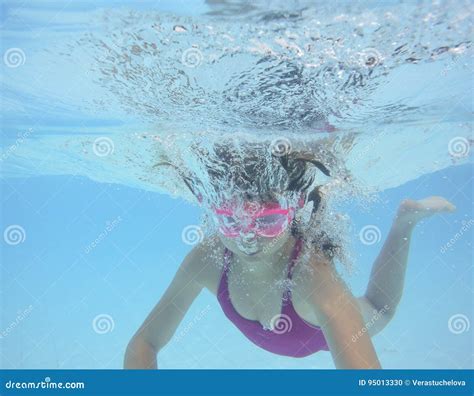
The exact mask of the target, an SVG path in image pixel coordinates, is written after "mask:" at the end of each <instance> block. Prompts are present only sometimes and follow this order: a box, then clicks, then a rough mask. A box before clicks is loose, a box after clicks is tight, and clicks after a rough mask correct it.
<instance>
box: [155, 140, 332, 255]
mask: <svg viewBox="0 0 474 396" xmlns="http://www.w3.org/2000/svg"><path fill="white" fill-rule="evenodd" d="M242 147H243V148H245V150H243V148H242ZM194 151H195V153H196V154H197V155H198V157H199V158H200V160H201V162H202V164H203V165H204V168H205V170H206V173H207V175H208V181H209V184H210V185H211V186H213V188H214V190H215V191H216V192H217V194H218V193H219V191H218V189H219V185H227V186H231V187H232V190H233V191H234V192H235V193H237V194H240V195H242V196H244V197H245V199H248V200H257V201H260V202H273V201H277V200H278V195H279V194H289V195H293V196H295V195H298V194H301V193H304V194H305V198H306V202H313V208H312V216H313V215H315V214H316V212H317V211H318V209H319V208H320V205H321V202H322V195H321V191H320V188H321V186H320V185H319V186H317V187H315V188H313V189H311V191H309V190H310V188H311V186H312V185H313V183H314V180H315V175H316V173H315V172H313V171H312V170H313V169H315V168H316V169H318V170H319V171H320V172H321V173H323V174H324V175H325V176H327V177H330V176H331V173H330V171H329V169H328V168H327V167H326V166H325V165H324V164H323V163H322V162H320V161H319V160H317V159H316V158H315V157H314V155H313V154H312V153H302V152H297V151H295V152H293V151H291V150H290V149H289V150H287V152H283V153H281V152H279V151H278V150H277V151H276V152H275V151H270V152H269V147H268V145H263V144H262V143H246V144H245V145H232V144H226V143H225V142H223V143H219V144H215V145H214V147H213V155H209V152H208V151H207V150H204V149H202V148H201V147H194ZM262 158H264V159H262ZM162 165H168V166H172V167H173V168H174V169H175V170H176V171H177V172H178V173H179V174H180V176H181V178H182V179H183V181H184V183H185V184H186V186H187V187H188V188H189V190H190V191H191V192H192V194H193V195H194V196H195V197H196V198H197V199H198V200H200V201H201V200H202V198H203V195H206V191H202V188H203V187H202V186H203V183H202V182H201V181H200V180H199V179H198V178H197V177H195V176H194V175H192V174H191V173H190V174H187V173H185V172H184V171H183V170H182V169H179V168H178V167H177V166H175V165H173V164H171V163H170V162H161V163H158V164H156V165H155V166H162ZM268 165H270V166H269V167H268ZM277 171H279V172H280V174H281V176H282V177H281V178H277V180H276V182H275V184H273V185H269V184H270V183H269V180H270V179H271V176H272V172H277ZM201 191H202V192H201ZM291 233H292V235H293V236H294V237H295V238H305V235H303V234H302V232H301V230H300V229H299V227H298V224H297V222H296V221H293V223H292V225H291ZM311 244H312V245H317V246H318V247H319V249H321V250H322V251H323V252H324V253H325V254H326V255H327V256H329V257H333V256H334V255H335V253H336V251H337V249H338V248H339V247H338V246H337V245H334V244H333V243H332V242H331V240H330V238H329V236H328V235H327V234H326V233H325V232H324V231H322V230H320V231H318V232H317V235H316V236H315V237H312V241H311Z"/></svg>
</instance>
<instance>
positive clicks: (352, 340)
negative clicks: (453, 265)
mask: <svg viewBox="0 0 474 396" xmlns="http://www.w3.org/2000/svg"><path fill="white" fill-rule="evenodd" d="M217 153H218V157H219V160H220V161H219V163H218V164H217V163H215V164H213V166H209V167H208V181H209V182H210V183H209V184H210V185H212V186H214V187H215V189H214V191H213V193H210V192H209V191H206V190H205V189H204V188H203V187H202V186H203V185H204V184H203V183H202V181H199V180H197V179H195V178H194V177H193V175H192V174H185V173H184V171H182V170H178V171H179V172H180V174H181V176H182V177H183V178H184V180H185V182H186V184H187V186H188V187H189V188H190V190H191V191H192V192H193V194H194V195H195V196H196V197H197V199H198V200H199V202H200V203H201V205H202V206H203V207H204V208H206V209H208V210H209V211H210V213H211V216H212V218H213V219H214V221H215V224H216V228H217V231H216V233H215V234H214V235H212V236H210V237H209V238H206V239H204V240H203V241H202V242H201V243H199V244H198V245H196V246H195V247H194V248H193V249H192V250H191V252H190V253H189V254H188V255H187V256H186V258H185V259H184V261H183V263H182V264H181V266H180V268H179V270H178V271H177V273H176V275H175V277H174V279H173V281H172V282H171V284H170V285H169V287H168V288H167V290H166V291H165V293H164V295H163V296H162V298H161V299H160V301H159V302H158V304H157V305H156V306H155V307H154V309H153V310H152V312H151V313H150V314H149V316H148V317H147V318H146V320H145V321H144V323H143V324H142V325H141V327H140V328H139V329H138V331H137V332H136V333H135V335H134V336H133V337H132V339H131V341H130V342H129V344H128V347H127V350H126V354H125V362H124V366H125V368H157V367H158V366H157V359H156V358H157V354H158V353H159V351H160V350H161V349H162V348H163V347H164V346H165V345H166V344H167V343H168V342H169V341H170V339H171V338H172V336H173V334H174V333H175V331H176V329H177V327H178V326H179V324H180V322H181V320H182V319H183V317H184V316H185V314H186V312H187V310H188V308H189V307H190V306H191V304H192V302H193V301H194V299H195V298H196V297H197V296H198V295H199V293H200V292H201V290H202V289H203V288H207V289H208V290H209V291H211V292H212V293H213V294H215V295H216V297H217V300H218V302H219V304H220V305H221V307H222V310H223V312H224V314H225V315H226V316H227V317H228V319H229V320H230V321H232V322H233V323H234V325H235V326H237V328H238V329H239V330H240V331H241V332H242V333H243V334H244V335H245V336H246V337H247V338H248V339H249V340H250V341H252V342H253V343H255V344H256V345H257V346H259V347H260V348H263V349H265V350H267V351H270V352H273V353H275V354H280V355H285V356H291V357H305V356H308V355H311V354H313V353H316V352H318V351H321V350H325V351H330V353H331V355H332V358H333V361H334V364H335V367H336V368H342V369H346V368H347V369H349V368H380V367H381V365H380V362H379V360H378V358H377V354H376V351H375V349H374V346H373V344H372V340H371V337H372V336H373V335H375V334H377V333H378V332H380V331H381V330H382V329H383V328H384V327H385V326H386V325H387V323H388V322H389V321H390V320H391V319H392V318H393V317H394V314H395V311H396V308H397V305H398V303H399V301H400V299H401V296H402V291H403V284H404V277H405V270H406V265H407V258H408V251H409V246H410V239H411V235H412V231H413V229H414V227H415V226H416V224H417V223H418V222H419V221H420V220H421V219H423V218H425V217H428V216H430V215H432V214H434V213H438V212H450V211H453V210H455V207H454V206H453V205H452V204H451V203H450V202H448V201H447V200H445V199H444V198H442V197H435V196H433V197H428V198H425V199H422V200H419V201H414V200H410V199H406V200H404V201H403V202H402V203H401V204H400V206H399V208H398V212H397V215H396V217H395V219H394V221H393V224H392V227H391V230H390V233H389V234H388V237H387V239H386V241H385V243H384V245H383V248H382V250H381V252H380V254H379V256H378V257H377V259H376V261H375V263H374V265H373V268H372V272H371V277H370V281H369V284H368V287H367V289H366V292H365V294H364V295H363V296H360V297H354V296H353V295H352V293H351V291H350V290H349V289H348V287H347V286H346V284H345V282H344V280H343V279H342V278H341V277H340V276H339V274H338V272H337V270H336V268H335V263H334V261H335V256H336V255H337V251H338V249H339V246H337V245H336V244H334V243H333V242H332V241H331V240H330V239H329V238H328V237H327V235H326V234H325V233H324V230H315V232H314V233H307V232H303V231H302V228H303V227H302V222H301V220H300V217H299V214H300V213H301V212H302V211H303V210H304V209H305V207H307V205H312V217H317V215H318V212H319V211H321V210H323V208H324V199H325V197H324V194H325V192H324V191H325V190H324V187H323V186H317V187H314V182H315V177H316V176H315V175H317V174H318V173H322V174H324V175H325V176H327V177H331V169H330V168H329V167H328V166H327V164H323V163H322V162H321V161H319V160H318V159H316V158H315V157H314V156H313V157H311V156H309V155H307V154H302V153H298V152H291V153H285V154H284V155H281V154H280V153H277V154H278V155H273V156H271V157H272V158H271V160H270V162H271V166H270V167H269V166H267V165H268V164H267V165H266V166H265V167H264V168H262V167H261V162H262V161H261V156H260V154H259V152H258V149H256V148H255V147H253V148H252V147H247V149H246V154H245V155H244V157H245V159H244V160H242V157H241V156H240V157H239V156H236V155H234V154H235V153H233V152H232V150H230V149H229V148H226V147H225V145H222V146H221V147H220V149H219V150H218V152H217ZM237 158H238V159H237ZM159 165H163V166H164V165H171V164H170V163H161V164H159ZM275 174H278V175H279V176H278V177H275ZM223 185H226V186H228V187H229V189H228V190H230V193H229V192H228V191H227V192H224V189H223V188H222V186H223ZM368 323H370V327H369V326H368V325H367V324H368Z"/></svg>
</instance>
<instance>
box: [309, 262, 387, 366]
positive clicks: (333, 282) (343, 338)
mask: <svg viewBox="0 0 474 396" xmlns="http://www.w3.org/2000/svg"><path fill="white" fill-rule="evenodd" d="M312 267H313V269H314V272H313V282H312V285H313V292H312V294H311V297H310V299H311V302H312V304H313V307H314V311H315V314H316V316H317V318H318V322H319V323H320V327H321V329H322V331H323V334H324V337H325V338H326V342H327V344H328V346H329V349H330V352H331V355H332V358H333V360H334V364H335V366H336V368H338V369H357V368H360V369H369V368H381V366H380V362H379V360H378V358H377V354H376V352H375V349H374V346H373V344H372V340H371V339H370V336H369V334H368V331H367V329H364V321H363V318H362V314H361V312H360V308H359V305H358V303H357V299H356V298H355V297H354V296H353V295H352V293H351V291H350V290H349V289H348V287H347V286H346V284H345V282H344V281H343V279H342V278H340V276H339V275H338V273H337V271H336V268H335V266H334V264H333V263H332V262H331V261H330V260H327V259H324V258H322V257H318V258H317V259H316V258H314V259H312Z"/></svg>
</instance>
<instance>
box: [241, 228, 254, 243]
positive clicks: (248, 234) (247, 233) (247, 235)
mask: <svg viewBox="0 0 474 396" xmlns="http://www.w3.org/2000/svg"><path fill="white" fill-rule="evenodd" d="M239 235H240V238H242V240H243V241H246V242H251V241H253V240H255V239H256V236H257V234H256V233H255V232H254V231H252V230H249V229H241V230H240V232H239Z"/></svg>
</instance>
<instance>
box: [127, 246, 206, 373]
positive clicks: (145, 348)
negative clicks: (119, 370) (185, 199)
mask: <svg viewBox="0 0 474 396" xmlns="http://www.w3.org/2000/svg"><path fill="white" fill-rule="evenodd" d="M204 257H205V247H204V243H202V244H200V245H198V246H196V247H195V248H194V249H193V250H192V251H191V252H190V253H189V254H188V255H187V256H186V258H185V259H184V261H183V263H182V264H181V266H180V267H179V269H178V272H177V273H176V275H175V277H174V279H173V281H172V282H171V284H170V285H169V286H168V288H167V289H166V291H165V293H164V295H163V296H162V297H161V299H160V301H159V302H158V304H157V305H156V306H155V307H154V308H153V310H152V311H151V313H150V314H149V315H148V317H147V318H146V319H145V321H144V323H143V324H142V325H141V326H140V328H139V329H138V330H137V332H136V333H135V335H134V336H133V337H132V339H131V340H130V342H129V344H128V346H127V350H126V353H125V361H124V368H129V369H135V368H148V369H154V368H157V362H156V355H157V353H158V352H159V351H160V350H161V349H162V348H163V347H164V346H165V345H166V344H167V343H168V341H169V340H170V339H171V337H172V336H173V334H174V333H175V331H176V329H177V327H178V326H179V323H180V322H181V320H182V319H183V317H184V315H185V314H186V312H187V310H188V308H189V307H190V306H191V304H192V303H193V301H194V299H195V298H196V297H197V296H198V295H199V293H200V292H201V290H202V288H203V286H202V283H201V282H200V281H199V276H202V274H201V272H203V271H201V270H202V269H203V262H204Z"/></svg>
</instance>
